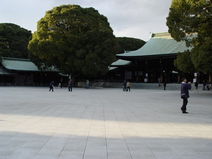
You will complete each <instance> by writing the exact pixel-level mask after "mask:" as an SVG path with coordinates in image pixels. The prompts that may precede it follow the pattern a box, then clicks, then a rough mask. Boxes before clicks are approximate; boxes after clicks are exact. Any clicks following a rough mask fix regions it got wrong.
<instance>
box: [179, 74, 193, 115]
mask: <svg viewBox="0 0 212 159" xmlns="http://www.w3.org/2000/svg"><path fill="white" fill-rule="evenodd" d="M190 89H191V82H188V83H187V79H186V78H183V80H182V84H181V98H182V99H183V105H182V107H181V110H182V113H185V114H188V112H187V111H186V106H187V104H188V98H189V91H188V90H190Z"/></svg>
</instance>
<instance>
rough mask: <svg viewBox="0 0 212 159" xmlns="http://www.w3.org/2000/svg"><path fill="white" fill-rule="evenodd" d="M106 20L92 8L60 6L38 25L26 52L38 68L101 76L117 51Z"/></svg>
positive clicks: (47, 14)
mask: <svg viewBox="0 0 212 159" xmlns="http://www.w3.org/2000/svg"><path fill="white" fill-rule="evenodd" d="M117 46H118V45H117V42H116V38H115V36H114V35H113V30H112V29H111V27H110V25H109V23H108V21H107V18H106V17H105V16H103V15H100V14H99V12H98V11H97V10H95V9H94V8H82V7H80V6H78V5H62V6H59V7H55V8H53V9H52V10H50V11H47V12H46V15H45V16H44V17H43V18H42V19H41V20H40V21H38V26H37V31H36V32H34V33H33V36H32V40H31V41H30V42H29V45H28V48H29V50H30V52H31V55H32V56H31V59H32V61H34V62H35V63H36V64H37V65H38V66H40V67H41V66H42V65H43V64H44V65H45V66H55V67H56V68H58V69H59V70H60V71H61V72H63V73H72V74H75V73H81V74H83V75H86V76H98V75H103V74H105V73H106V72H107V71H108V66H109V65H110V64H111V63H112V62H113V61H114V60H115V53H116V47H117Z"/></svg>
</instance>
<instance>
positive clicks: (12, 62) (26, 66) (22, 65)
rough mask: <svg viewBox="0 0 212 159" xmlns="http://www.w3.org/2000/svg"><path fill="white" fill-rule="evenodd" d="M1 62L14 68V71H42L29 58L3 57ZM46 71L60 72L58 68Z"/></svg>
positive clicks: (10, 68) (9, 68) (7, 66)
mask: <svg viewBox="0 0 212 159" xmlns="http://www.w3.org/2000/svg"><path fill="white" fill-rule="evenodd" d="M1 63H2V65H3V66H4V67H5V68H6V69H8V70H12V71H30V72H40V71H41V70H39V69H38V67H37V66H36V65H35V64H34V63H33V62H31V61H30V60H29V59H21V58H10V57H2V61H1ZM45 71H48V72H49V71H50V72H52V71H53V72H58V70H56V69H48V70H45Z"/></svg>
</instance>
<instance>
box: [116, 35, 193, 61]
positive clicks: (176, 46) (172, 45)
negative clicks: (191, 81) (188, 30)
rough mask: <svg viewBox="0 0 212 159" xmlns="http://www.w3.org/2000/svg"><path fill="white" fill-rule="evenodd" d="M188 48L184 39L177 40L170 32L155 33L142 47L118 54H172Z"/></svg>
mask: <svg viewBox="0 0 212 159" xmlns="http://www.w3.org/2000/svg"><path fill="white" fill-rule="evenodd" d="M187 49H189V50H190V49H191V48H188V47H186V44H185V42H184V41H181V42H177V41H175V40H174V39H173V38H172V37H171V35H170V34H169V33H153V34H152V38H150V39H149V41H148V42H147V43H146V44H145V45H144V46H143V47H141V48H140V49H138V50H135V51H131V52H129V53H124V54H117V55H116V56H117V57H118V58H121V57H142V56H157V55H170V54H176V53H178V52H184V51H185V50H187Z"/></svg>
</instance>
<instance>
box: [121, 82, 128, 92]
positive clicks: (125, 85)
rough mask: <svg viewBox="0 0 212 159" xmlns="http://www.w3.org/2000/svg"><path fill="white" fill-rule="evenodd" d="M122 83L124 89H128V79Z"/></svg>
mask: <svg viewBox="0 0 212 159" xmlns="http://www.w3.org/2000/svg"><path fill="white" fill-rule="evenodd" d="M122 85H123V91H126V90H127V80H124V81H123V83H122Z"/></svg>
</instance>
